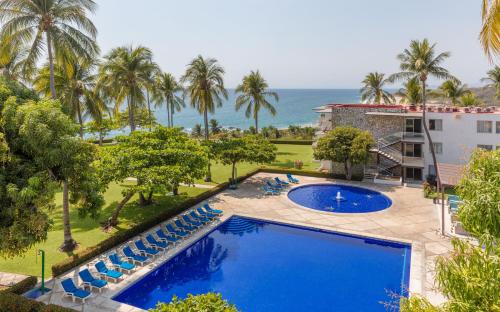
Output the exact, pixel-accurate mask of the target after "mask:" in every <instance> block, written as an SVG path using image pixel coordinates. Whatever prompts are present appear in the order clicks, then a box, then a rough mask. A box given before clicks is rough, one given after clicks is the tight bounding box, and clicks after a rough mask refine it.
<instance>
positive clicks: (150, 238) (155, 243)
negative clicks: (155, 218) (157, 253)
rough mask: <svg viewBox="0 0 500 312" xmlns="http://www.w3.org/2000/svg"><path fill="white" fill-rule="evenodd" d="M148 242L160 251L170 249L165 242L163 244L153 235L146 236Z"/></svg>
mask: <svg viewBox="0 0 500 312" xmlns="http://www.w3.org/2000/svg"><path fill="white" fill-rule="evenodd" d="M146 241H147V242H148V244H150V245H151V246H153V247H154V248H157V249H160V250H165V249H167V247H168V243H165V242H161V241H157V240H156V239H155V238H154V237H153V235H151V234H148V235H147V236H146Z"/></svg>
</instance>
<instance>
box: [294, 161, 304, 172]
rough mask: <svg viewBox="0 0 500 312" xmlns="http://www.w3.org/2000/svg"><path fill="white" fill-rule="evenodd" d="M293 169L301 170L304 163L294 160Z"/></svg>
mask: <svg viewBox="0 0 500 312" xmlns="http://www.w3.org/2000/svg"><path fill="white" fill-rule="evenodd" d="M293 167H294V168H295V169H299V170H300V169H302V167H304V162H303V161H302V160H296V161H294V162H293Z"/></svg>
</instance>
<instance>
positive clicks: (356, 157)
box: [314, 127, 374, 180]
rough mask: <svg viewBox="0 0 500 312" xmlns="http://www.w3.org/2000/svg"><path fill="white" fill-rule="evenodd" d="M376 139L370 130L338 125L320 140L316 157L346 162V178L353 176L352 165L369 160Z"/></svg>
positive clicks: (315, 151)
mask: <svg viewBox="0 0 500 312" xmlns="http://www.w3.org/2000/svg"><path fill="white" fill-rule="evenodd" d="M373 144H374V139H373V137H372V135H371V134H370V133H369V132H368V131H362V130H360V129H357V128H353V127H336V128H335V129H333V130H332V131H329V132H328V133H327V134H326V135H325V136H324V137H322V138H320V139H319V140H318V144H317V145H316V147H315V148H314V158H315V159H321V160H330V161H334V162H339V163H343V164H344V169H345V174H346V178H347V179H348V180H350V179H351V178H352V166H353V165H356V164H364V163H366V161H367V160H368V156H369V151H370V148H371V147H372V146H373Z"/></svg>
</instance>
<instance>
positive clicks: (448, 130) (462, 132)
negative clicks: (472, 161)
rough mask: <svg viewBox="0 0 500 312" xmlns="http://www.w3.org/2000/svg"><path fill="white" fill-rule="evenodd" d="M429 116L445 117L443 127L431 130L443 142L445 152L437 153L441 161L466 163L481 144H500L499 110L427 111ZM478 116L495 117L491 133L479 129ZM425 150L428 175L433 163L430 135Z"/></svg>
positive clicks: (434, 138) (434, 137) (492, 119)
mask: <svg viewBox="0 0 500 312" xmlns="http://www.w3.org/2000/svg"><path fill="white" fill-rule="evenodd" d="M429 119H441V120H443V130H442V131H430V133H431V138H432V140H433V141H434V142H435V143H442V144H443V153H442V154H441V155H436V156H437V161H438V162H442V163H449V164H456V165H465V164H466V163H467V162H468V160H469V158H470V155H471V152H472V151H473V150H474V149H475V148H477V145H478V144H484V145H493V149H495V146H496V145H500V133H496V122H500V114H499V113H494V114H493V113H462V112H458V113H437V112H428V113H427V120H429ZM478 120H489V121H492V122H493V131H492V133H478V132H477V121H478ZM423 152H424V165H425V168H424V176H425V175H427V174H428V169H429V165H432V157H431V153H430V151H429V143H428V141H427V138H425V144H424V146H423Z"/></svg>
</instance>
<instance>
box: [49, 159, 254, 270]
mask: <svg viewBox="0 0 500 312" xmlns="http://www.w3.org/2000/svg"><path fill="white" fill-rule="evenodd" d="M257 172H259V170H258V169H257V170H254V171H251V172H250V173H248V174H246V175H244V176H240V177H238V179H237V180H238V182H240V181H243V180H245V179H247V178H248V177H250V176H252V175H254V174H256V173H257ZM228 187H229V182H224V183H221V184H218V185H217V186H215V187H214V188H211V189H208V190H207V191H206V192H203V193H201V194H199V195H198V196H196V197H193V198H189V199H188V200H186V201H184V202H182V203H180V204H178V205H176V206H173V207H172V209H169V210H167V211H164V212H162V213H160V214H158V215H156V216H154V217H151V218H149V219H147V220H145V221H143V222H141V223H139V224H137V225H136V226H134V227H133V228H131V229H128V230H126V231H123V232H119V233H117V234H115V235H113V236H111V237H109V238H107V239H105V240H103V241H101V242H100V243H98V244H97V245H95V246H92V247H88V248H85V249H83V250H82V251H79V252H76V253H75V254H73V255H72V256H71V257H68V258H66V259H64V260H63V261H61V262H58V263H56V264H54V265H53V266H52V276H58V275H61V274H63V273H65V272H67V271H69V270H71V269H73V268H74V267H77V266H79V265H80V264H82V263H85V262H87V261H89V260H90V259H92V258H95V257H97V256H98V255H100V254H102V253H104V252H106V251H107V250H109V249H112V248H114V247H116V246H118V245H120V244H123V243H125V242H127V241H129V240H130V239H131V238H133V237H135V236H137V235H139V234H141V233H143V232H145V231H147V230H149V229H150V228H152V227H155V226H157V225H158V224H159V223H161V222H164V221H166V220H168V219H170V218H172V217H174V216H176V215H178V214H180V213H182V212H184V211H185V210H187V209H189V208H191V207H192V206H195V205H197V204H199V203H200V202H202V201H204V200H207V199H209V198H210V197H212V196H214V195H216V194H218V193H220V192H222V191H224V190H226V189H227V188H228Z"/></svg>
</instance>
